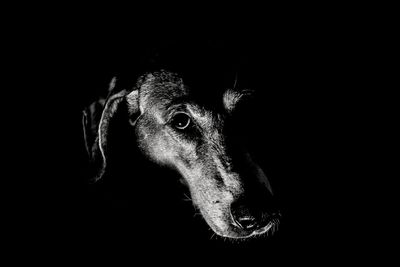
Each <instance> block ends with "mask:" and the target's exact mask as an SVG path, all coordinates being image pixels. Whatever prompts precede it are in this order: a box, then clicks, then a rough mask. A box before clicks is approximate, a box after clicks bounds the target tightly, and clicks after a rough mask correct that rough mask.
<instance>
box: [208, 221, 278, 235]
mask: <svg viewBox="0 0 400 267" xmlns="http://www.w3.org/2000/svg"><path fill="white" fill-rule="evenodd" d="M279 222H280V221H279V218H278V217H273V218H270V219H269V220H267V221H265V222H263V223H262V224H261V226H259V227H257V228H255V229H252V230H245V229H243V228H241V227H239V226H238V225H237V224H236V223H235V222H233V221H230V220H227V221H226V222H223V223H221V222H219V223H218V225H220V227H218V226H217V224H216V223H213V222H208V221H207V223H208V225H209V226H210V227H211V229H212V230H213V231H214V232H215V233H216V234H217V235H219V236H221V237H224V238H230V239H247V238H257V237H262V236H264V235H266V236H268V235H273V234H275V233H276V231H278V227H279ZM221 225H222V226H223V227H221Z"/></svg>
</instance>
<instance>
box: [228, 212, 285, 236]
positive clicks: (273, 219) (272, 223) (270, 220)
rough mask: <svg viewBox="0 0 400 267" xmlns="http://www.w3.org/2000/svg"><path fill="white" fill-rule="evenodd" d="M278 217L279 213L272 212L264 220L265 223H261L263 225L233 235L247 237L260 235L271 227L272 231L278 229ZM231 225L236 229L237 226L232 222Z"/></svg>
mask: <svg viewBox="0 0 400 267" xmlns="http://www.w3.org/2000/svg"><path fill="white" fill-rule="evenodd" d="M280 217H281V214H280V213H279V212H277V213H273V214H272V215H270V216H268V217H267V220H266V222H267V223H266V224H265V222H264V223H263V224H265V225H264V226H262V227H260V228H258V229H256V230H252V231H248V232H247V231H243V230H242V231H240V232H242V233H243V235H238V236H235V238H249V237H252V236H256V235H262V234H264V233H267V232H268V231H269V230H271V228H272V232H275V231H276V230H277V229H278V226H279V223H280ZM231 225H232V226H233V227H234V228H235V229H238V226H237V225H236V224H235V223H234V222H233V223H231Z"/></svg>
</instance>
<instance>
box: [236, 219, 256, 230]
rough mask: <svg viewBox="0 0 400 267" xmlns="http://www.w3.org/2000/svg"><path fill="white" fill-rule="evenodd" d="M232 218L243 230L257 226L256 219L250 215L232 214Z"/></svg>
mask: <svg viewBox="0 0 400 267" xmlns="http://www.w3.org/2000/svg"><path fill="white" fill-rule="evenodd" d="M233 218H234V220H235V222H236V223H237V224H238V225H239V227H240V228H243V229H245V230H250V229H252V228H254V227H256V226H257V220H256V219H255V218H254V217H252V216H242V217H237V218H235V216H233Z"/></svg>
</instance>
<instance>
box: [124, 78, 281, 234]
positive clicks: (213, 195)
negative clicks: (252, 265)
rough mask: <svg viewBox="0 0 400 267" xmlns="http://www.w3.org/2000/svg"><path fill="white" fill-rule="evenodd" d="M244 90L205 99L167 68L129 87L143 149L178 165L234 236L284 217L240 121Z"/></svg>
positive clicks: (218, 225) (205, 207) (219, 225)
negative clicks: (209, 101) (237, 114)
mask: <svg viewBox="0 0 400 267" xmlns="http://www.w3.org/2000/svg"><path fill="white" fill-rule="evenodd" d="M245 96H246V93H245V92H240V91H234V90H226V91H225V92H224V93H223V94H222V95H221V96H220V99H219V101H217V102H215V101H214V104H213V105H207V103H205V102H204V101H197V99H196V97H193V94H192V93H191V90H190V89H189V88H188V87H186V85H185V84H184V81H183V80H182V79H181V78H180V77H179V76H177V75H175V74H173V73H169V72H157V73H152V74H148V75H147V76H145V77H143V78H142V79H141V81H140V82H139V83H138V90H137V91H135V92H133V93H130V94H128V95H127V103H128V110H130V113H131V124H132V125H133V126H134V127H135V132H136V137H135V138H137V143H138V146H139V148H140V149H141V151H142V152H143V153H144V154H145V155H147V156H148V158H149V159H151V160H152V161H154V162H156V163H158V164H161V165H166V166H170V167H171V168H174V169H176V170H177V171H178V172H179V173H180V174H181V176H182V177H183V179H184V181H185V183H186V184H187V185H188V187H189V190H190V192H191V197H192V200H193V202H194V204H195V206H197V207H198V209H199V210H200V212H201V214H202V215H203V217H204V218H205V220H206V221H207V223H208V225H209V226H210V227H211V228H212V229H213V231H214V232H215V233H217V234H218V235H220V236H224V237H230V238H245V237H249V236H254V235H258V234H263V233H265V232H267V231H268V230H270V229H272V230H274V228H276V226H277V224H278V223H279V220H278V212H277V211H276V210H275V208H274V207H273V205H272V199H271V197H272V190H271V187H270V184H269V182H268V179H267V177H266V176H265V174H264V172H263V171H262V169H261V168H260V167H259V166H258V165H257V164H256V163H255V162H254V161H253V160H252V158H251V156H250V155H249V153H248V152H247V151H246V148H245V146H244V145H243V142H242V140H241V138H242V136H241V134H238V132H239V130H241V129H240V127H241V125H235V118H234V117H235V110H236V107H237V106H238V105H239V103H240V102H241V101H245V100H244V99H245V98H246V97H245ZM215 103H219V104H220V105H219V106H218V104H215Z"/></svg>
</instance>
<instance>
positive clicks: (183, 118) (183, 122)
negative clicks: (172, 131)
mask: <svg viewBox="0 0 400 267" xmlns="http://www.w3.org/2000/svg"><path fill="white" fill-rule="evenodd" d="M190 123H191V119H190V117H189V116H188V115H186V114H185V113H178V114H176V115H175V116H174V117H173V118H172V120H171V124H172V126H173V127H174V128H176V129H178V130H184V129H186V128H187V127H188V126H189V125H190Z"/></svg>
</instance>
